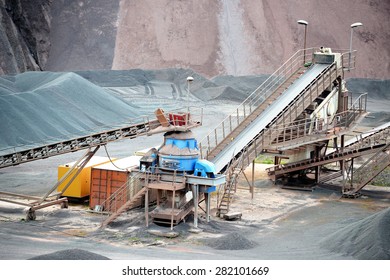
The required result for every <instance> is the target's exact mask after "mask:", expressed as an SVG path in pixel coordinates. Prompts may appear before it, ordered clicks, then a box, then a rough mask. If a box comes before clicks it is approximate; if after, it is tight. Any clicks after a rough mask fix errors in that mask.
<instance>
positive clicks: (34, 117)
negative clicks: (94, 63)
mask: <svg viewBox="0 0 390 280" xmlns="http://www.w3.org/2000/svg"><path fill="white" fill-rule="evenodd" d="M139 116H140V114H139V111H138V110H137V109H136V108H134V107H133V106H131V105H129V104H127V103H125V102H124V101H123V100H121V99H120V98H118V97H115V96H113V95H109V94H107V92H106V91H105V90H104V89H103V88H101V87H99V86H96V85H94V84H93V83H91V82H89V81H87V80H85V79H84V78H82V77H81V76H79V75H77V74H74V73H50V72H25V73H23V74H19V75H16V76H11V77H10V76H8V77H0V119H1V120H2V121H1V122H0V131H2V132H3V133H1V136H0V154H1V153H2V152H4V150H6V149H10V148H13V147H19V146H21V147H20V149H25V148H28V147H29V145H33V146H37V145H38V144H39V145H45V144H50V143H53V142H57V141H58V140H69V139H72V138H75V137H79V136H85V135H89V134H92V133H95V132H101V131H104V130H106V129H108V128H112V127H116V126H123V124H124V123H128V122H129V120H130V119H132V118H137V117H139ZM4 153H6V151H5V152H4Z"/></svg>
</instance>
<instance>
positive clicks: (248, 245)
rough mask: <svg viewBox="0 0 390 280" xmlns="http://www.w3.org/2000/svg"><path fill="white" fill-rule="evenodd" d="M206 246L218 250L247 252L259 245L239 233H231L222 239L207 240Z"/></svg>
mask: <svg viewBox="0 0 390 280" xmlns="http://www.w3.org/2000/svg"><path fill="white" fill-rule="evenodd" d="M206 244H207V246H210V247H212V248H214V249H216V250H247V249H252V248H254V247H256V246H257V243H255V242H253V241H251V240H249V239H247V238H246V237H245V236H243V235H241V234H240V233H238V232H233V233H229V234H226V235H224V236H222V237H220V238H212V239H207V240H206Z"/></svg>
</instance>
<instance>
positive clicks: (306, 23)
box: [297, 19, 309, 25]
mask: <svg viewBox="0 0 390 280" xmlns="http://www.w3.org/2000/svg"><path fill="white" fill-rule="evenodd" d="M297 22H298V24H302V25H308V24H309V23H308V22H307V21H306V20H303V19H300V20H298V21H297Z"/></svg>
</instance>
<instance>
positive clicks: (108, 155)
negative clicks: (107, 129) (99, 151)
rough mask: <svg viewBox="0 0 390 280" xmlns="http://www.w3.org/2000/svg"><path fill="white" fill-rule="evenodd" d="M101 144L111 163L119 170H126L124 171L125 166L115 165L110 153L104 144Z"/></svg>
mask: <svg viewBox="0 0 390 280" xmlns="http://www.w3.org/2000/svg"><path fill="white" fill-rule="evenodd" d="M103 146H104V150H105V151H106V155H107V157H108V159H109V160H110V162H111V164H112V165H113V166H115V167H116V168H118V169H120V170H126V171H127V169H126V168H120V167H119V166H117V165H116V164H115V163H114V162H113V161H112V159H111V157H110V155H109V154H108V151H107V147H106V145H103Z"/></svg>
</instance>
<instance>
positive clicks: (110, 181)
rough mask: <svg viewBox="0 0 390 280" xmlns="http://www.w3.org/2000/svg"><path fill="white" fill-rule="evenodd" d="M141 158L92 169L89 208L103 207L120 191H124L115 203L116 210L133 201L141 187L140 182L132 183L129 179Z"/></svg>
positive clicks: (124, 159)
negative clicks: (138, 184) (128, 201)
mask: <svg viewBox="0 0 390 280" xmlns="http://www.w3.org/2000/svg"><path fill="white" fill-rule="evenodd" d="M140 158H141V156H131V157H127V158H123V159H119V160H116V161H115V162H114V163H115V166H114V165H113V164H112V163H111V162H110V163H107V164H102V165H99V166H96V167H94V168H92V172H91V194H90V198H89V207H90V208H91V209H94V208H95V206H97V205H100V206H102V205H103V204H104V203H105V202H106V200H107V199H108V198H109V197H110V196H111V195H112V194H113V193H115V192H116V191H118V190H120V189H123V191H122V194H121V195H119V196H117V197H116V198H115V201H114V203H115V206H116V209H118V208H119V207H120V206H121V205H123V204H124V203H125V202H126V201H127V200H129V199H131V198H132V197H133V196H134V195H135V194H136V192H137V191H138V188H139V186H136V183H138V182H132V181H131V180H129V179H130V177H131V176H130V175H131V170H132V168H133V169H134V167H138V165H139V160H140ZM139 205H141V203H139ZM139 205H137V206H139ZM103 210H107V209H103Z"/></svg>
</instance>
